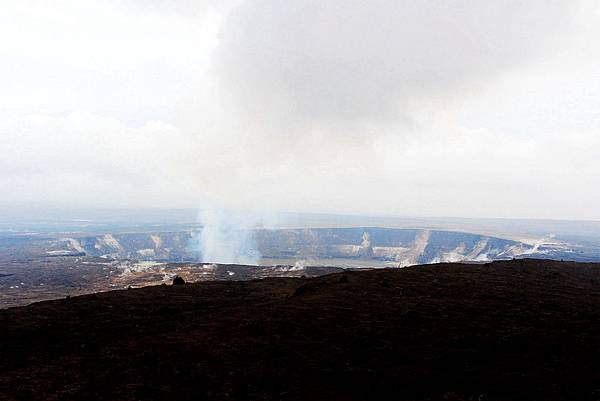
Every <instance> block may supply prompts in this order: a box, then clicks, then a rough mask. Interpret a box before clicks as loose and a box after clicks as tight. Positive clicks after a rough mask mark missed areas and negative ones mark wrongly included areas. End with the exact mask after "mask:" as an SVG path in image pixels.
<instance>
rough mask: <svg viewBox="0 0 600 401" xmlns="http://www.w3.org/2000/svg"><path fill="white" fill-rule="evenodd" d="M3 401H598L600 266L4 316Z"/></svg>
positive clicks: (539, 265) (519, 267)
mask: <svg viewBox="0 0 600 401" xmlns="http://www.w3.org/2000/svg"><path fill="white" fill-rule="evenodd" d="M0 327H1V328H2V329H1V330H0V400H7V401H8V400H388V399H389V400H470V401H483V400H485V401H488V400H490V401H491V400H507V401H508V400H578V401H580V400H600V265H598V264H577V263H571V262H554V261H541V260H513V261H506V262H493V263H488V264H477V265H476V264H437V265H426V266H413V267H408V268H403V269H381V270H368V271H367V270H362V271H347V272H341V273H335V274H330V275H326V276H321V277H314V278H304V277H297V278H266V279H262V280H253V281H229V282H223V281H217V282H204V283H197V284H190V283H188V284H184V285H173V286H171V285H160V286H154V287H145V288H138V289H130V290H119V291H112V292H105V293H98V294H91V295H84V296H79V297H72V298H68V299H67V298H64V299H60V300H54V301H46V302H40V303H36V304H32V305H30V306H25V307H19V308H10V309H5V310H0Z"/></svg>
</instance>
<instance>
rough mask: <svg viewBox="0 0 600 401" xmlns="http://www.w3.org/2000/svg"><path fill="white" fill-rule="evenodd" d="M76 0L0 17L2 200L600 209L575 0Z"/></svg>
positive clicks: (545, 212)
mask: <svg viewBox="0 0 600 401" xmlns="http://www.w3.org/2000/svg"><path fill="white" fill-rule="evenodd" d="M87 5H90V6H91V8H88V7H84V6H82V5H81V3H80V2H60V3H56V5H53V6H52V7H50V6H45V5H43V4H41V3H34V2H20V3H19V4H18V5H13V6H11V7H10V9H8V10H7V11H8V12H7V13H3V15H4V16H5V17H4V18H2V17H0V22H1V23H0V33H1V35H0V37H1V38H2V39H0V41H1V42H0V46H1V47H2V51H3V54H6V55H7V57H6V59H7V60H9V62H8V63H3V64H2V65H1V66H0V83H1V86H2V87H3V93H1V94H0V149H2V151H1V156H2V158H0V191H1V192H2V194H3V195H2V200H13V201H19V200H23V199H27V200H40V199H44V200H46V199H48V200H53V201H57V202H59V201H63V202H79V203H82V204H85V205H92V206H93V205H104V206H106V205H114V206H137V205H143V206H167V207H169V206H171V207H179V206H188V207H189V206H196V205H198V206H201V205H203V204H211V205H216V207H218V208H243V209H253V208H254V209H280V210H303V211H324V212H338V213H362V214H401V215H454V216H456V215H459V216H460V215H462V216H488V217H555V218H568V217H579V218H598V217H600V216H598V215H597V211H596V209H597V204H598V202H599V201H600V189H598V188H597V186H596V185H594V182H597V180H598V178H600V166H599V165H598V162H597V160H600V154H599V153H598V152H599V151H598V149H600V146H599V145H600V143H598V138H600V116H599V114H598V112H597V110H598V109H599V107H600V77H599V76H598V74H597V71H596V70H597V65H598V62H600V43H599V41H598V39H597V38H598V37H600V32H599V28H598V27H599V26H600V12H599V7H598V6H597V5H596V4H595V2H593V1H537V0H534V1H528V2H522V1H516V0H515V1H512V0H507V1H488V2H476V1H466V0H462V1H454V2H408V1H385V0H373V1H356V0H351V1H341V0H331V1H327V2H317V1H313V0H306V1H299V2H292V3H290V2H278V1H267V0H260V1H250V0H246V1H242V0H240V1H234V2H227V3H222V2H219V3H215V2H209V1H207V2H187V1H181V2H161V1H154V2H150V3H148V2H143V3H142V2H137V1H129V2H100V3H93V4H91V3H90V4H87ZM7 38H11V40H7ZM574 193H576V196H574V195H573V194H574Z"/></svg>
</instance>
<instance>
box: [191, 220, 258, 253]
mask: <svg viewBox="0 0 600 401" xmlns="http://www.w3.org/2000/svg"><path fill="white" fill-rule="evenodd" d="M198 222H199V223H200V224H201V225H202V229H201V230H200V231H199V232H198V233H196V234H195V235H194V236H193V237H192V241H191V243H190V245H191V247H192V250H193V251H194V252H195V253H196V254H197V255H198V257H199V258H200V261H201V262H205V263H238V264H247V265H257V264H258V262H259V261H260V258H261V255H260V252H259V251H258V249H257V246H256V241H255V239H254V229H255V228H256V227H257V226H258V225H259V223H260V220H259V219H257V218H256V216H255V215H254V214H252V213H245V212H239V211H231V210H221V209H206V210H201V211H200V212H199V213H198Z"/></svg>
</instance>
